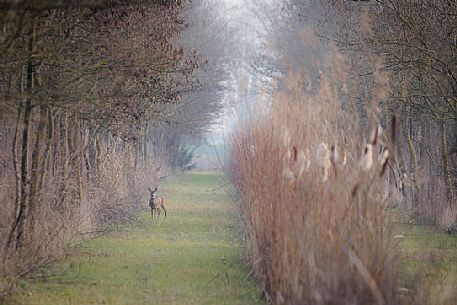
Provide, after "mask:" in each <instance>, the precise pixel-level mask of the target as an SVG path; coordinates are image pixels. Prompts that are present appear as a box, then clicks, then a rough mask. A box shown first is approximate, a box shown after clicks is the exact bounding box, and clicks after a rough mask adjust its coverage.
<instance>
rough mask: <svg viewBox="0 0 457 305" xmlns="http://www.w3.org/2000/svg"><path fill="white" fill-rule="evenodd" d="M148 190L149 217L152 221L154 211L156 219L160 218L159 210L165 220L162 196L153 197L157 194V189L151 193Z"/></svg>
mask: <svg viewBox="0 0 457 305" xmlns="http://www.w3.org/2000/svg"><path fill="white" fill-rule="evenodd" d="M148 190H149V207H150V208H151V216H152V218H153V219H154V211H156V213H157V218H159V217H160V209H162V210H163V211H164V213H165V218H167V209H166V208H165V205H164V203H163V202H164V199H163V197H162V196H157V197H156V196H155V193H156V192H157V187H156V188H155V189H154V190H153V191H151V189H150V188H148Z"/></svg>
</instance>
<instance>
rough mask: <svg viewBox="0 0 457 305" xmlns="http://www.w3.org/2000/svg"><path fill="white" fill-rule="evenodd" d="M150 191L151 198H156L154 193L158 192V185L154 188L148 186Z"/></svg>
mask: <svg viewBox="0 0 457 305" xmlns="http://www.w3.org/2000/svg"><path fill="white" fill-rule="evenodd" d="M148 191H149V196H150V197H151V198H154V193H155V192H157V187H155V188H154V190H151V189H150V188H149V187H148Z"/></svg>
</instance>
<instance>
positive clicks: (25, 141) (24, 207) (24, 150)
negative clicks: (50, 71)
mask: <svg viewBox="0 0 457 305" xmlns="http://www.w3.org/2000/svg"><path fill="white" fill-rule="evenodd" d="M34 28H35V25H34V24H33V25H32V28H31V31H30V37H29V42H28V46H27V48H28V60H27V68H26V94H27V95H26V99H25V103H23V109H24V117H23V130H22V136H21V137H22V142H21V157H20V158H21V173H20V177H21V192H20V194H21V196H20V200H19V213H18V216H17V218H16V220H15V223H14V231H15V232H16V249H18V248H20V247H21V246H23V243H24V241H25V240H26V238H27V228H26V225H27V221H28V215H27V214H28V209H29V193H28V191H29V184H30V180H29V173H30V169H29V138H30V129H31V114H32V110H33V105H32V95H33V69H34V64H33V58H32V55H33V43H34V41H33V40H34V30H35V29H34Z"/></svg>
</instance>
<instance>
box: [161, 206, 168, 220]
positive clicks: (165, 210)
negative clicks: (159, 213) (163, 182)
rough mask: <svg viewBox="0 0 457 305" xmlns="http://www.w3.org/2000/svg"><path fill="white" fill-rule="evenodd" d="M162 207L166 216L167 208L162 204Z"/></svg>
mask: <svg viewBox="0 0 457 305" xmlns="http://www.w3.org/2000/svg"><path fill="white" fill-rule="evenodd" d="M162 209H163V212H164V214H165V218H167V209H166V208H165V206H164V205H162Z"/></svg>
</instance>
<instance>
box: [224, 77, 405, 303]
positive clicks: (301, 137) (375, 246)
mask: <svg viewBox="0 0 457 305" xmlns="http://www.w3.org/2000/svg"><path fill="white" fill-rule="evenodd" d="M322 83H324V84H325V82H322ZM325 85H326V86H328V83H327V84H325ZM324 89H325V88H324ZM330 91H331V90H322V88H321V90H319V92H320V93H318V96H316V97H315V98H313V99H309V98H306V97H305V96H301V94H297V95H296V96H294V97H293V98H291V97H290V96H288V95H287V94H284V93H278V94H276V95H275V96H274V98H273V102H272V104H271V107H270V111H268V112H267V113H266V112H265V111H254V113H256V114H252V115H251V117H250V119H249V122H244V123H243V125H242V127H243V128H240V129H239V130H238V132H236V133H235V135H234V137H233V140H232V143H231V148H230V149H231V154H230V164H229V168H228V173H229V176H230V177H231V179H232V181H233V183H234V185H235V188H236V191H237V193H238V196H239V198H240V211H241V214H242V219H243V220H244V224H245V228H246V231H247V233H248V236H249V243H248V251H249V255H250V259H251V262H252V265H253V269H254V272H255V274H256V276H257V278H258V279H259V280H260V281H261V283H262V284H263V286H264V291H265V295H266V296H267V299H271V300H272V302H273V303H274V304H277V305H282V304H288V305H289V304H290V305H296V304H378V305H380V304H393V302H394V301H395V298H396V290H395V289H396V288H395V287H396V283H395V280H396V272H397V270H396V269H395V262H396V260H395V257H396V256H395V249H394V241H393V237H392V232H391V226H390V223H389V221H388V219H386V213H385V208H386V206H385V203H384V202H383V196H382V194H383V192H382V183H381V182H382V180H383V179H384V178H383V174H384V172H385V167H386V164H387V163H386V162H387V158H388V156H386V155H387V154H388V153H386V152H385V150H382V149H381V145H382V141H376V140H371V141H372V142H371V143H357V141H356V139H357V135H356V134H353V132H352V130H355V128H354V127H353V126H352V123H351V122H353V121H354V120H351V119H348V118H345V117H343V114H342V112H341V109H340V107H339V103H338V101H336V100H335V98H334V97H329V96H325V97H323V96H322V94H328V92H330ZM322 92H324V93H322ZM325 92H327V93H325ZM263 108H265V107H263ZM367 134H368V135H369V134H370V131H369V130H368V131H367ZM380 135H381V133H379V135H378V134H377V133H376V134H375V139H377V138H379V136H380ZM323 143H324V144H323ZM325 143H328V144H325ZM364 144H365V147H367V145H369V146H370V147H369V151H367V150H366V149H365V151H364V152H363V151H362V147H363V145H364ZM318 147H320V152H319V154H318V153H317V152H318V150H319V149H318ZM325 147H327V150H326V149H325ZM338 148H339V151H340V152H341V155H343V157H341V155H340V153H339V151H338ZM305 152H310V153H305ZM363 153H365V156H362V154H363ZM367 153H369V154H370V156H367V155H366V154H367ZM318 155H319V157H318ZM322 156H324V159H322ZM363 158H370V160H367V159H365V160H364V159H363ZM378 158H379V162H378ZM382 162H383V163H382ZM359 163H360V164H359ZM368 163H370V166H367V165H368ZM303 164H305V166H304V165H303ZM304 167H305V168H306V171H305V169H304ZM362 167H364V168H363V169H362Z"/></svg>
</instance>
